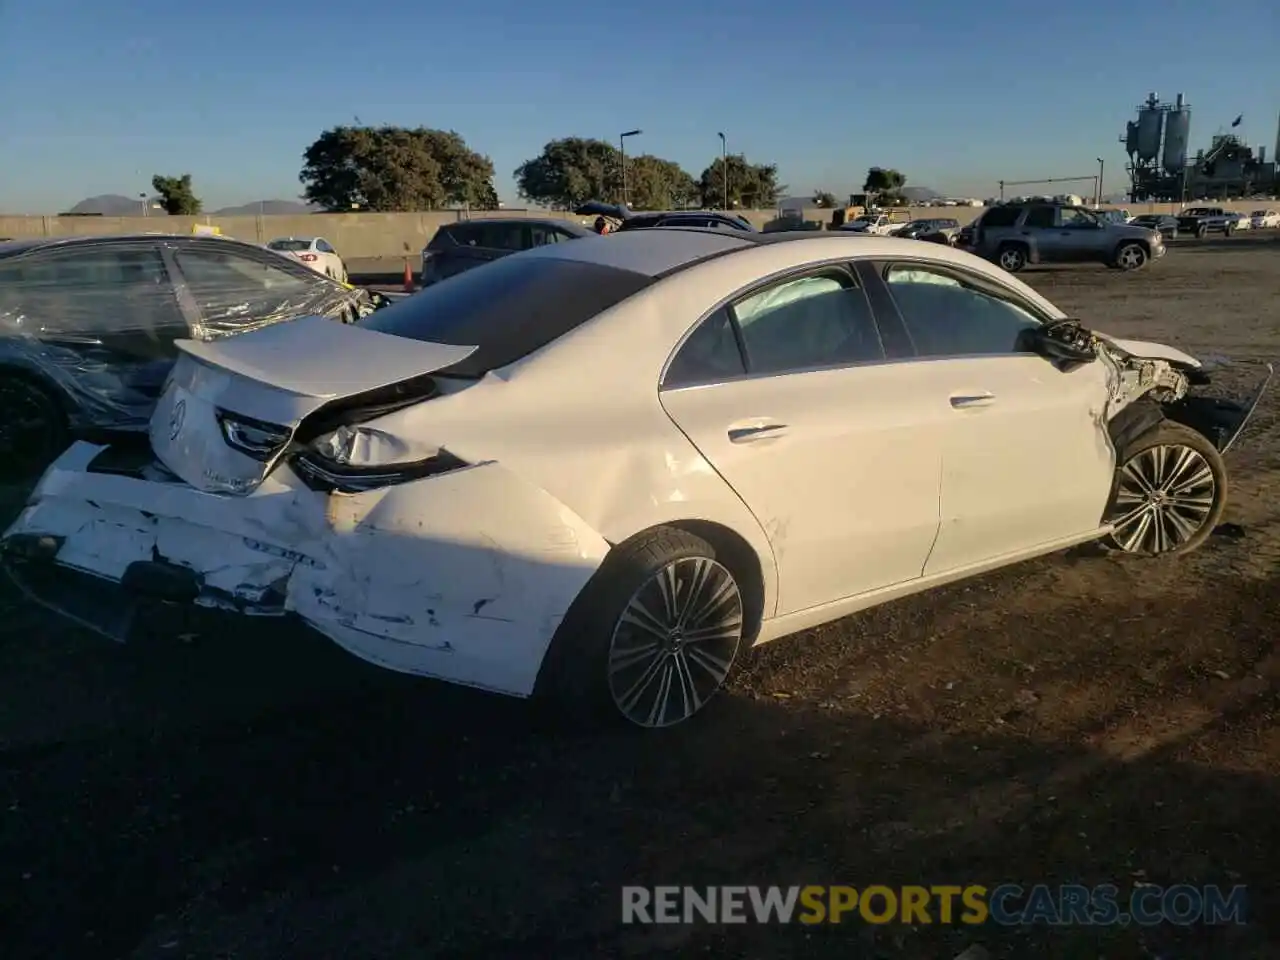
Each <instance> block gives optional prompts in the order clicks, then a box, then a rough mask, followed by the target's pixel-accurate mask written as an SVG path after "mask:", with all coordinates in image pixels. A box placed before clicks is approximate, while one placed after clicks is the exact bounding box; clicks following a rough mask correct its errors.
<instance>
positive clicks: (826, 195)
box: [813, 190, 837, 210]
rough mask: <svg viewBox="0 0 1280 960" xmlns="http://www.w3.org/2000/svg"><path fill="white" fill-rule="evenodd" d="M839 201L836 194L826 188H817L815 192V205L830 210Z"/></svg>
mask: <svg viewBox="0 0 1280 960" xmlns="http://www.w3.org/2000/svg"><path fill="white" fill-rule="evenodd" d="M836 203H837V200H836V195H835V194H834V193H830V192H828V191H826V190H817V191H814V194H813V205H814V206H815V207H820V208H822V209H824V210H829V209H831V208H832V207H834V206H835V205H836Z"/></svg>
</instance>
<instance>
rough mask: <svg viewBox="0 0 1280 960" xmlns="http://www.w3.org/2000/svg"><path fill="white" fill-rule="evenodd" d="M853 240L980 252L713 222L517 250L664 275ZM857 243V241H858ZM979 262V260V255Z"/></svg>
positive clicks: (862, 250)
mask: <svg viewBox="0 0 1280 960" xmlns="http://www.w3.org/2000/svg"><path fill="white" fill-rule="evenodd" d="M805 242H808V243H813V244H821V243H830V244H832V245H835V244H839V243H847V244H850V256H857V257H859V258H865V257H877V256H887V257H901V256H915V257H927V258H928V259H931V260H935V261H940V262H944V261H951V260H958V261H959V262H961V263H963V264H965V265H971V264H972V261H973V260H974V259H976V258H974V257H973V255H972V254H968V253H964V252H963V251H959V252H957V251H953V250H952V249H951V248H950V247H946V246H941V245H939V244H936V243H926V242H924V241H921V240H906V239H903V238H901V237H880V236H876V235H874V234H860V233H856V232H852V231H841V230H830V231H823V230H778V231H774V232H773V233H747V232H745V231H743V232H741V233H726V232H725V231H723V230H716V229H713V228H709V227H661V228H658V229H654V230H624V231H622V232H619V233H616V234H608V235H607V236H595V237H590V238H587V239H585V240H582V241H581V242H579V243H565V244H553V245H548V246H545V247H536V248H534V249H533V250H529V251H526V252H524V253H520V254H517V256H521V257H541V258H546V259H549V260H575V261H578V262H580V263H595V264H599V265H601V266H607V267H614V268H615V269H619V270H630V271H632V272H633V273H639V274H643V275H644V276H648V277H654V278H661V277H665V276H669V275H671V274H673V273H677V272H679V271H681V270H685V269H688V268H689V267H692V266H694V265H696V264H698V263H702V262H704V261H707V260H712V259H716V258H719V257H724V256H731V255H732V254H734V253H737V252H739V251H743V250H749V249H751V248H754V247H761V246H769V245H772V244H778V243H805ZM854 245H856V247H855V246H854ZM980 262H981V261H980Z"/></svg>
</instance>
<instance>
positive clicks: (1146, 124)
mask: <svg viewBox="0 0 1280 960" xmlns="http://www.w3.org/2000/svg"><path fill="white" fill-rule="evenodd" d="M1163 121H1164V111H1163V110H1161V109H1160V100H1159V99H1158V98H1157V97H1156V95H1155V94H1154V93H1153V94H1151V96H1150V97H1149V98H1147V102H1146V103H1145V104H1144V105H1143V106H1142V107H1141V108H1140V109H1139V110H1138V159H1139V160H1142V161H1144V162H1148V163H1149V162H1151V161H1152V160H1155V159H1156V157H1158V156H1160V133H1161V129H1160V128H1161V127H1162V126H1163Z"/></svg>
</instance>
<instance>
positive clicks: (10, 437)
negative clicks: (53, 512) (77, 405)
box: [0, 372, 71, 481]
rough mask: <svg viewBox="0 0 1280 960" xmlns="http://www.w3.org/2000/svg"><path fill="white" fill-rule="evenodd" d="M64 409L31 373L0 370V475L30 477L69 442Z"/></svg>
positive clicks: (42, 469)
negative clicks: (28, 374) (29, 374)
mask: <svg viewBox="0 0 1280 960" xmlns="http://www.w3.org/2000/svg"><path fill="white" fill-rule="evenodd" d="M70 439H71V437H70V431H69V429H68V425H67V415H66V411H64V410H63V409H62V406H61V404H59V403H58V400H57V398H56V397H55V396H54V394H53V392H52V391H51V390H49V389H48V388H47V387H45V386H44V385H43V384H41V383H40V382H39V381H37V380H36V379H35V378H34V377H31V376H27V375H25V374H20V373H11V372H0V478H2V479H4V480H8V481H20V480H31V479H34V478H35V477H38V476H39V475H40V474H41V473H42V472H44V469H45V467H47V466H48V465H49V464H50V463H52V462H53V461H54V460H55V459H56V458H57V457H58V455H59V454H60V453H62V451H64V450H65V449H66V448H67V444H68V443H69V442H70Z"/></svg>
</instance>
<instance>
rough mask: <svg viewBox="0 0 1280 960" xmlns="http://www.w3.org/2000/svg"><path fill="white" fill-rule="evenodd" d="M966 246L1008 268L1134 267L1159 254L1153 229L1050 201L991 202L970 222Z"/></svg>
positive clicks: (1158, 239) (1160, 243)
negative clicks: (1031, 265)
mask: <svg viewBox="0 0 1280 960" xmlns="http://www.w3.org/2000/svg"><path fill="white" fill-rule="evenodd" d="M969 249H970V250H972V252H974V253H976V254H978V255H979V256H982V257H986V258H987V259H988V260H994V261H995V262H996V263H998V264H1000V266H1002V267H1003V268H1004V269H1006V270H1008V271H1009V272H1010V273H1016V272H1017V271H1019V270H1021V269H1022V268H1023V267H1025V266H1026V265H1027V264H1028V263H1105V264H1106V265H1107V266H1109V267H1115V268H1116V269H1118V270H1137V269H1139V268H1140V267H1144V266H1146V265H1147V264H1148V263H1149V262H1150V261H1152V260H1156V259H1159V258H1160V257H1163V256H1164V254H1165V246H1164V239H1163V238H1162V237H1161V236H1160V232H1159V231H1158V230H1152V229H1150V228H1148V227H1142V226H1136V225H1134V224H1128V223H1111V222H1108V221H1106V220H1102V219H1100V218H1099V217H1097V216H1095V215H1094V214H1093V213H1092V212H1090V211H1089V210H1086V209H1085V208H1084V207H1072V206H1066V205H1065V204H1056V203H1024V204H1017V203H1008V204H1003V205H1001V206H998V207H992V208H991V209H990V210H988V211H987V212H986V213H984V214H983V215H982V216H981V217H980V218H979V219H978V220H977V222H975V223H974V225H973V232H972V240H971V245H970V247H969Z"/></svg>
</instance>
